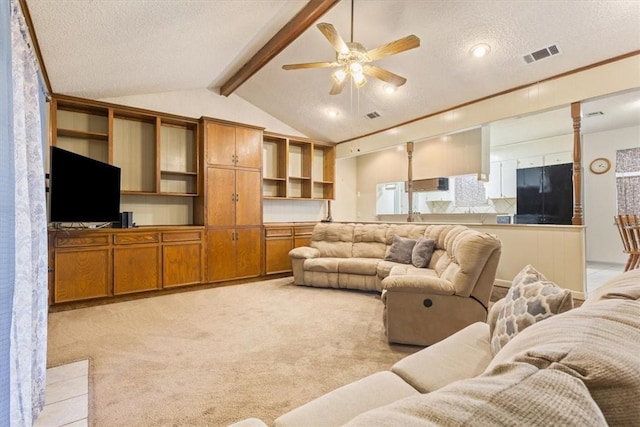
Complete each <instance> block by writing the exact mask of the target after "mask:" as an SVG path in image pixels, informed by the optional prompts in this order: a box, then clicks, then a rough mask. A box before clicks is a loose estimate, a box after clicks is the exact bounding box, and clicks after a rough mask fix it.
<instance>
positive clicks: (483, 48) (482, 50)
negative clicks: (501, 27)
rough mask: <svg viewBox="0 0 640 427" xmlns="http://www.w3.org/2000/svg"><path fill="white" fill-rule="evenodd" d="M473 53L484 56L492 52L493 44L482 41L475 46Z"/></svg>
mask: <svg viewBox="0 0 640 427" xmlns="http://www.w3.org/2000/svg"><path fill="white" fill-rule="evenodd" d="M470 52H471V55H473V56H475V57H476V58H482V57H483V56H487V55H488V54H489V52H491V46H489V45H488V44H486V43H480V44H477V45H475V46H473V47H472V48H471V50H470Z"/></svg>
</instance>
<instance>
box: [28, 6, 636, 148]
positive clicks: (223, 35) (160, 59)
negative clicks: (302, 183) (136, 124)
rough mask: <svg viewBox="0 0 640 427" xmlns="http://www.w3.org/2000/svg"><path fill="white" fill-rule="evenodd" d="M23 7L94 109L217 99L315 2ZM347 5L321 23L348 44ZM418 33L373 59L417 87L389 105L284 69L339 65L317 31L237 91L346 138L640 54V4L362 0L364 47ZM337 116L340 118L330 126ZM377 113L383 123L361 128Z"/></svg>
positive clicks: (315, 133)
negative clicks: (189, 92) (484, 47)
mask: <svg viewBox="0 0 640 427" xmlns="http://www.w3.org/2000/svg"><path fill="white" fill-rule="evenodd" d="M27 4H28V7H29V10H30V13H31V17H32V20H33V23H34V27H35V30H36V34H37V37H38V41H39V45H40V48H41V51H42V55H43V58H44V62H45V67H46V69H47V72H48V74H49V78H50V81H51V85H52V88H53V91H54V92H56V93H62V94H69V95H75V96H81V97H86V98H94V99H99V98H104V97H117V96H126V95H135V94H145V93H154V92H167V91H173V90H186V89H195V88H211V90H213V91H216V92H217V90H218V89H217V88H218V87H219V86H220V85H221V84H222V83H224V81H225V80H226V79H227V78H228V77H229V76H230V75H232V74H233V73H234V72H235V71H237V70H238V69H239V68H240V67H241V66H242V65H243V64H244V63H245V62H246V60H247V59H248V58H249V57H250V56H251V55H253V54H254V53H255V52H256V51H257V50H258V49H259V48H260V47H261V46H262V45H264V43H266V41H267V40H269V39H270V38H271V37H272V36H273V35H274V34H275V33H276V32H277V31H278V30H279V29H280V28H281V27H282V26H283V25H284V24H285V23H286V22H287V21H288V20H289V19H291V18H292V17H293V16H294V15H295V14H296V13H297V12H298V11H299V10H300V9H301V8H302V7H304V5H305V4H306V2H305V1H294V0H233V1H221V0H218V1H193V0H192V1H178V0H165V1H159V0H157V1H152V0H128V1H120V0H111V1H100V2H96V1H89V0H86V1H80V0H77V1H55V2H54V1H51V0H27ZM350 6H351V4H350V2H349V1H343V2H340V3H339V4H337V5H336V6H335V7H334V8H333V9H331V10H330V11H329V12H328V13H327V14H326V15H325V16H324V17H322V18H321V19H320V20H319V22H329V23H331V24H333V25H334V26H335V27H336V29H337V30H338V32H339V33H340V34H341V35H342V36H343V38H344V39H345V40H348V38H349V26H350ZM409 34H415V35H417V36H418V37H419V38H420V39H421V47H419V48H417V49H413V50H410V51H407V52H404V53H401V54H398V55H395V56H392V57H388V58H383V59H381V60H379V61H377V62H376V65H379V66H382V67H384V68H386V69H388V70H390V71H392V72H394V73H397V74H400V75H402V76H404V77H406V78H407V79H408V82H407V83H406V84H405V85H404V86H402V87H401V88H400V89H399V90H398V91H397V92H396V93H395V94H393V95H391V96H389V95H386V94H384V92H383V91H382V86H383V85H382V83H381V82H379V81H375V80H374V79H369V83H367V85H366V86H364V87H363V88H362V89H360V90H355V89H351V88H349V87H346V88H345V90H344V92H343V93H342V94H341V95H337V96H331V95H329V94H328V92H329V89H330V87H331V77H330V74H331V70H329V69H311V70H295V71H285V70H283V69H282V68H281V67H282V65H283V64H288V63H299V62H315V61H332V60H334V59H335V53H334V51H333V49H332V48H331V46H330V45H329V43H328V42H327V40H326V39H325V38H324V37H323V36H322V35H321V33H320V32H319V31H318V29H317V28H316V27H315V26H312V27H310V28H309V29H308V30H307V31H306V32H305V33H304V34H302V35H301V36H300V37H299V38H298V39H297V40H295V41H294V42H293V43H292V44H291V45H290V46H289V47H288V48H286V49H285V50H284V51H283V52H281V53H280V54H279V55H278V56H277V57H276V58H275V59H273V60H272V61H271V62H270V63H269V64H267V66H265V67H264V68H263V69H262V70H261V71H259V72H258V73H256V74H255V75H254V76H253V77H252V78H250V79H249V80H248V81H247V82H246V83H245V84H244V85H243V86H241V87H240V88H239V89H238V90H237V91H236V94H237V95H239V96H240V97H242V98H243V99H245V100H246V101H248V102H250V103H251V104H254V105H256V106H257V107H259V108H260V109H262V110H264V111H266V112H267V113H269V114H271V115H272V116H274V117H276V118H277V119H279V120H281V121H282V122H284V123H286V124H288V125H289V126H291V127H293V128H295V129H297V130H299V131H300V132H302V133H304V134H306V135H308V136H310V137H313V138H319V139H322V140H327V141H333V142H338V141H343V140H346V139H349V138H353V137H356V136H360V135H363V134H368V133H370V132H375V131H378V130H381V129H385V128H389V127H392V126H394V125H397V124H400V123H404V122H406V121H409V120H412V119H415V118H419V117H422V116H425V115H427V114H430V113H433V112H437V111H441V110H444V109H447V108H450V107H452V106H455V105H459V104H462V103H464V102H467V101H470V100H473V99H478V98H482V97H485V96H488V95H491V94H494V93H497V92H501V91H504V90H508V89H511V88H514V87H517V86H521V85H524V84H530V83H534V82H536V81H540V80H542V79H545V78H548V77H551V76H554V75H557V74H560V73H563V72H566V71H570V70H574V69H576V68H579V67H582V66H586V65H589V64H593V63H595V62H598V61H602V60H606V59H609V58H613V57H616V56H619V55H622V54H625V53H629V52H633V51H637V50H640V1H636V0H634V1H625V0H611V1H576V0H549V1H546V0H531V1H524V0H523V1H515V0H514V1H473V0H463V1H458V0H430V1H423V0H398V1H391V0H355V14H354V39H355V41H359V42H360V43H362V44H363V45H364V46H365V48H367V49H372V48H374V47H377V46H379V45H382V44H384V43H387V42H389V41H392V40H395V39H398V38H401V37H404V36H406V35H409ZM480 42H482V43H488V44H489V45H491V48H492V50H491V53H490V54H489V56H487V57H486V58H484V59H481V60H478V59H476V58H473V57H472V56H471V55H470V54H469V49H470V48H471V46H473V45H475V44H477V43H480ZM551 44H557V45H558V47H559V48H560V52H561V54H560V55H556V56H553V57H550V58H547V59H544V60H542V61H539V62H535V63H533V64H529V65H527V64H525V62H524V61H523V59H522V56H523V55H524V54H527V53H530V52H533V51H535V50H538V49H541V48H543V47H546V46H549V45H551ZM612 77H613V78H615V77H614V76H612ZM328 109H337V110H338V111H339V112H340V114H339V116H338V117H337V118H335V119H331V118H329V117H328V116H327V114H326V112H327V110H328ZM372 111H376V112H378V113H379V114H380V117H379V118H377V119H374V120H370V119H367V118H365V115H366V114H367V113H370V112H372Z"/></svg>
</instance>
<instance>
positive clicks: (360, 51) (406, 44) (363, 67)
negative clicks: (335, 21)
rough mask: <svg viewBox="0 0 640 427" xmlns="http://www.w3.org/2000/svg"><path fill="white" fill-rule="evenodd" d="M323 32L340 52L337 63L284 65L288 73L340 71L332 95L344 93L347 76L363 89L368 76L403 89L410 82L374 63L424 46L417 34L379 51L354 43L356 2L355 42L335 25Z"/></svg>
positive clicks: (321, 26) (322, 26)
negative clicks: (294, 71) (341, 35)
mask: <svg viewBox="0 0 640 427" xmlns="http://www.w3.org/2000/svg"><path fill="white" fill-rule="evenodd" d="M317 27H318V29H319V30H320V32H321V33H322V34H323V35H324V36H325V37H326V38H327V40H329V43H331V46H333V48H334V49H335V50H336V60H335V61H332V62H307V63H303V64H288V65H283V66H282V68H284V69H285V70H299V69H305V68H338V69H337V70H336V71H335V72H334V73H333V74H332V75H331V76H332V77H333V80H334V83H333V86H332V87H331V90H330V91H329V94H331V95H337V94H339V93H341V92H342V89H343V88H344V85H345V83H346V82H347V80H348V79H347V77H349V76H350V77H351V79H352V80H353V83H354V84H355V85H356V87H358V88H360V87H362V86H364V85H365V83H367V79H366V77H365V75H367V76H371V77H375V78H377V79H380V80H382V81H384V82H386V83H388V84H390V85H393V86H395V87H399V86H402V85H403V84H405V83H406V82H407V79H405V78H404V77H401V76H399V75H397V74H395V73H392V72H391V71H388V70H386V69H384V68H381V67H377V66H375V65H371V64H370V63H371V62H373V61H376V60H378V59H381V58H384V57H386V56H390V55H395V54H397V53H400V52H404V51H406V50H410V49H414V48H416V47H419V46H420V39H419V38H418V37H417V36H415V35H413V34H412V35H410V36H406V37H403V38H401V39H398V40H395V41H392V42H390V43H386V44H384V45H382V46H379V47H377V48H375V49H371V50H366V49H365V48H364V46H362V44H360V43H357V42H354V41H353V0H352V1H351V41H350V42H348V43H346V42H345V41H344V39H343V38H342V37H340V34H338V32H337V31H336V29H335V28H334V26H333V25H331V24H327V23H324V22H322V23H319V24H318V25H317Z"/></svg>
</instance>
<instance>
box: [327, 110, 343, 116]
mask: <svg viewBox="0 0 640 427" xmlns="http://www.w3.org/2000/svg"><path fill="white" fill-rule="evenodd" d="M327 115H328V116H329V117H338V116H339V115H340V112H339V111H338V110H328V111H327Z"/></svg>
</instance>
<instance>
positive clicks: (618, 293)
mask: <svg viewBox="0 0 640 427" xmlns="http://www.w3.org/2000/svg"><path fill="white" fill-rule="evenodd" d="M638 283H640V269H635V270H629V271H627V272H625V273H622V274H620V275H618V276H616V277H614V278H613V279H611V280H609V281H607V282H606V283H604V284H603V285H602V286H600V287H598V289H596V290H595V292H593V293H591V294H589V297H588V298H587V299H586V300H585V302H584V303H583V305H589V304H591V303H593V302H596V301H600V300H603V299H629V300H635V301H637V300H640V286H638Z"/></svg>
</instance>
